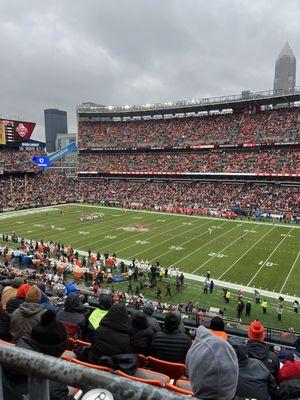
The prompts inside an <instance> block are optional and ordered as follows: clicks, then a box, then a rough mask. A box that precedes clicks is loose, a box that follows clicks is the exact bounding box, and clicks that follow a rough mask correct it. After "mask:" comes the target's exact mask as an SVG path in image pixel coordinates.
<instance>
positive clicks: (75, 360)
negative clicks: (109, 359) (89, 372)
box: [71, 358, 114, 372]
mask: <svg viewBox="0 0 300 400" xmlns="http://www.w3.org/2000/svg"><path fill="white" fill-rule="evenodd" d="M71 361H72V362H73V363H75V364H79V365H83V366H84V367H88V368H93V369H97V370H98V371H105V372H113V371H114V370H113V369H111V368H108V367H105V366H103V365H96V364H90V363H86V362H83V361H79V360H77V359H76V358H72V359H71Z"/></svg>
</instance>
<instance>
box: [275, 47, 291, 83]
mask: <svg viewBox="0 0 300 400" xmlns="http://www.w3.org/2000/svg"><path fill="white" fill-rule="evenodd" d="M295 85H296V57H295V55H294V53H293V50H292V49H291V46H290V45H289V43H288V42H286V44H285V45H284V47H283V49H282V50H281V52H280V53H279V56H278V58H277V60H276V65H275V77H274V90H288V89H293V88H294V87H295Z"/></svg>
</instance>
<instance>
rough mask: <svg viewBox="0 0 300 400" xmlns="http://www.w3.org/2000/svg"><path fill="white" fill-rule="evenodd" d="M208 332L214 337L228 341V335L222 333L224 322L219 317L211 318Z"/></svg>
mask: <svg viewBox="0 0 300 400" xmlns="http://www.w3.org/2000/svg"><path fill="white" fill-rule="evenodd" d="M209 330H210V332H211V333H213V334H214V335H217V336H219V337H220V338H222V339H224V340H227V339H228V335H227V333H226V332H225V331H224V330H225V324H224V321H223V320H222V318H221V317H213V318H212V319H211V321H210V325H209Z"/></svg>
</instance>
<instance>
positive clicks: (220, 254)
mask: <svg viewBox="0 0 300 400" xmlns="http://www.w3.org/2000/svg"><path fill="white" fill-rule="evenodd" d="M209 257H216V258H223V257H228V256H226V255H225V254H222V253H209Z"/></svg>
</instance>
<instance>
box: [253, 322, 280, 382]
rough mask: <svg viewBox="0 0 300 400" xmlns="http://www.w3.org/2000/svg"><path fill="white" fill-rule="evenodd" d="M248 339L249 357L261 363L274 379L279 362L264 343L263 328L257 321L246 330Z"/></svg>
mask: <svg viewBox="0 0 300 400" xmlns="http://www.w3.org/2000/svg"><path fill="white" fill-rule="evenodd" d="M248 337H249V341H248V343H247V351H248V355H249V357H250V358H256V359H257V360H260V361H262V362H263V363H264V364H265V366H266V367H267V368H268V370H269V371H270V372H271V374H272V375H273V376H274V377H275V378H276V375H277V372H278V370H279V360H278V357H277V355H276V354H275V353H274V352H273V351H271V350H270V348H269V346H268V345H267V343H265V342H264V338H265V332H264V326H263V325H262V324H261V323H260V322H259V321H253V322H252V323H251V324H250V325H249V328H248Z"/></svg>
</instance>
